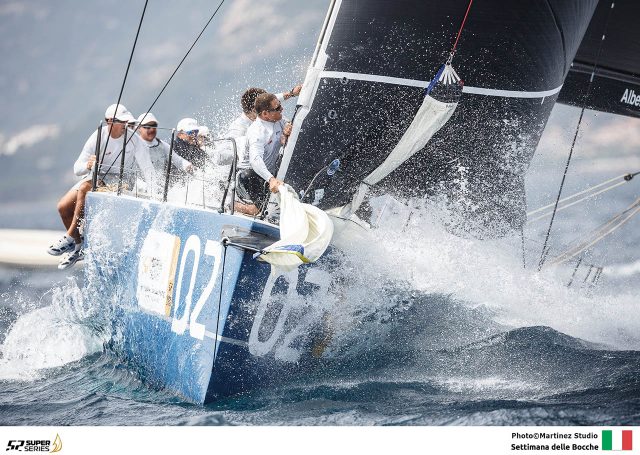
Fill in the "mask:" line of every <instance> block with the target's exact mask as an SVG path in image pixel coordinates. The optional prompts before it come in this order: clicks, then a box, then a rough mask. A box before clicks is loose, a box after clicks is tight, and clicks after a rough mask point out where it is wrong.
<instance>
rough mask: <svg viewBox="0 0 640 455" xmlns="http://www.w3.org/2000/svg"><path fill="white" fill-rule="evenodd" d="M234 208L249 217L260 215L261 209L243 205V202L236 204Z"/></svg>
mask: <svg viewBox="0 0 640 455" xmlns="http://www.w3.org/2000/svg"><path fill="white" fill-rule="evenodd" d="M233 208H234V210H235V211H236V212H240V213H244V214H245V215H249V216H256V215H257V214H258V213H260V209H259V208H258V207H256V206H255V205H254V204H243V203H242V202H236V203H235V204H234V205H233Z"/></svg>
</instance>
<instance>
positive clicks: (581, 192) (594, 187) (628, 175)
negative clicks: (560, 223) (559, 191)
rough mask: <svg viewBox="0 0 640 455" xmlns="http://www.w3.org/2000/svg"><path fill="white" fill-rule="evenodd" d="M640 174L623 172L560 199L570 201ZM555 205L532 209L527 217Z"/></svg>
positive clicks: (627, 180)
mask: <svg viewBox="0 0 640 455" xmlns="http://www.w3.org/2000/svg"><path fill="white" fill-rule="evenodd" d="M638 174H640V171H639V172H636V173H633V174H622V175H619V176H617V177H613V178H611V179H609V180H607V181H605V182H602V183H599V184H597V185H594V186H592V187H589V188H587V189H585V190H582V191H579V192H577V193H574V194H572V195H571V196H567V197H565V198H562V199H560V203H561V204H562V203H563V202H566V201H569V200H571V199H573V198H576V197H578V196H582V195H583V194H585V193H589V192H590V191H593V190H595V189H596V188H600V187H601V186H604V185H607V184H609V183H612V182H615V181H616V180H619V179H621V178H623V179H624V181H625V182H629V181H631V179H633V177H635V176H636V175H638ZM614 186H618V185H614ZM588 197H591V196H588ZM553 206H554V203H551V204H549V205H545V206H543V207H540V208H538V209H535V210H532V211H531V212H528V213H527V217H530V216H531V215H534V214H536V213H538V212H542V211H544V210H547V209H550V208H551V207H553Z"/></svg>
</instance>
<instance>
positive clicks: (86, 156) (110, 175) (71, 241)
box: [47, 104, 153, 270]
mask: <svg viewBox="0 0 640 455" xmlns="http://www.w3.org/2000/svg"><path fill="white" fill-rule="evenodd" d="M104 116H105V122H106V124H107V126H108V128H102V130H101V137H100V150H101V153H100V156H101V159H100V160H101V162H100V163H99V164H98V168H99V171H98V182H99V184H100V185H105V184H108V183H116V182H117V179H118V176H119V173H120V165H121V160H122V149H123V145H124V143H123V140H124V133H125V128H126V125H127V123H128V122H133V121H135V118H134V117H133V115H131V112H129V111H128V110H127V108H126V107H124V106H123V105H122V104H119V105H116V104H112V105H111V106H109V107H108V108H107V110H106V112H105V114H104ZM97 139H98V131H94V132H93V134H92V135H91V136H89V139H87V142H86V143H85V144H84V147H83V148H82V152H81V153H80V156H78V159H77V160H76V162H75V164H74V165H73V170H74V172H75V174H76V175H78V176H83V178H82V180H80V181H79V182H78V183H76V184H75V185H74V186H73V187H72V188H71V189H70V190H69V191H68V192H67V193H66V194H65V195H64V196H63V197H62V198H61V199H60V201H59V202H58V212H59V213H60V217H61V218H62V222H63V223H64V226H65V228H66V229H67V233H66V235H64V236H63V237H62V238H61V239H60V240H58V241H57V242H55V243H54V244H53V245H51V246H49V248H48V250H47V252H48V253H49V254H51V255H53V256H60V255H62V254H64V253H67V252H69V254H68V255H67V256H65V257H63V258H62V260H61V261H60V264H58V268H59V269H61V270H64V269H66V268H68V267H70V266H72V265H73V264H75V263H76V262H77V261H79V260H82V259H83V258H84V253H83V251H82V238H81V236H80V232H79V231H78V223H79V221H80V220H81V219H82V217H83V216H84V201H85V198H86V195H87V192H89V191H90V190H91V180H92V173H91V171H92V170H93V169H94V167H95V162H96V156H95V152H96V142H97ZM134 160H135V162H136V163H137V164H138V166H139V167H140V169H141V170H142V173H143V175H144V180H145V182H147V183H150V182H151V181H152V179H153V165H152V164H151V159H150V158H149V149H148V147H147V146H146V145H145V144H144V142H143V141H142V140H141V139H140V137H139V136H138V135H135V134H134V135H129V136H128V139H127V144H126V148H125V157H124V168H125V174H124V176H123V179H124V180H125V181H126V182H127V183H129V184H132V183H133V182H134V181H135V172H132V171H133V163H134Z"/></svg>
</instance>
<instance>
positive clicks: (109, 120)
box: [104, 118, 127, 125]
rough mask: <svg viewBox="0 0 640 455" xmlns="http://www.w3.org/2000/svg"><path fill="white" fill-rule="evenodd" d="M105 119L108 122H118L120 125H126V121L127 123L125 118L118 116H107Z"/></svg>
mask: <svg viewBox="0 0 640 455" xmlns="http://www.w3.org/2000/svg"><path fill="white" fill-rule="evenodd" d="M104 121H105V122H107V123H117V124H119V125H124V124H125V123H127V122H125V121H124V120H118V119H117V118H106V119H104Z"/></svg>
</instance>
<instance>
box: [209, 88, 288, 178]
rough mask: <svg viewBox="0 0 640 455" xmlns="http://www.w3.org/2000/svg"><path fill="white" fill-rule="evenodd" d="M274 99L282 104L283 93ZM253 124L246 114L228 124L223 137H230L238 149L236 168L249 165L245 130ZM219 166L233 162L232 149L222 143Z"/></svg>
mask: <svg viewBox="0 0 640 455" xmlns="http://www.w3.org/2000/svg"><path fill="white" fill-rule="evenodd" d="M276 98H278V101H280V103H284V93H276ZM252 123H253V120H251V119H250V118H249V117H247V114H245V113H244V112H243V113H241V114H240V115H239V116H238V117H236V118H235V119H234V120H233V122H231V123H230V124H229V128H228V130H227V135H226V136H225V137H231V138H233V139H235V141H236V147H237V149H238V167H239V168H240V169H248V168H249V167H250V165H249V153H248V148H247V130H248V129H249V127H250V126H251V124H252ZM218 153H219V156H220V158H219V160H218V161H219V164H230V163H231V162H232V161H233V149H232V148H231V146H230V145H229V144H228V143H224V145H222V146H221V147H220V149H219V150H218Z"/></svg>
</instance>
